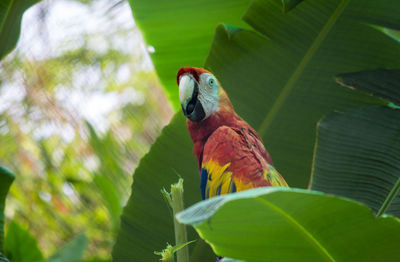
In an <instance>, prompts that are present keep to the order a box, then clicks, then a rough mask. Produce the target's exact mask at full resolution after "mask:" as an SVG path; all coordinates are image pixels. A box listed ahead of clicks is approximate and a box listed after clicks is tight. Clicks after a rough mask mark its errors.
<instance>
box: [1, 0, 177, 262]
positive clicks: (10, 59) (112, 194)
mask: <svg viewBox="0 0 400 262" xmlns="http://www.w3.org/2000/svg"><path fill="white" fill-rule="evenodd" d="M60 10H62V11H63V12H64V11H69V12H72V13H73V12H74V11H75V10H86V11H85V12H86V14H87V16H88V17H86V18H80V19H74V18H73V19H69V23H70V24H71V25H68V24H61V23H58V20H54V17H57V16H59V15H60V13H59V12H60ZM99 10H100V11H99ZM127 12H128V13H127ZM123 14H125V15H123ZM126 14H127V15H126ZM89 15H90V16H89ZM92 16H97V18H98V19H97V20H95V21H93V20H90V19H92ZM81 17H82V15H81ZM85 19H86V20H85ZM90 23H92V24H94V25H92V26H91V27H89V29H87V30H82V31H79V30H78V29H80V28H83V27H85V26H84V25H86V24H90ZM68 26H70V27H72V29H73V30H75V31H77V33H76V34H71V32H70V31H71V30H70V31H68ZM22 28H23V29H22V34H21V39H20V42H19V43H18V45H17V48H16V50H14V51H13V52H12V53H10V54H9V55H8V56H7V57H6V58H5V59H3V61H2V62H1V63H0V164H1V165H4V166H7V167H9V168H10V169H12V170H13V171H14V173H15V174H16V180H15V183H14V184H13V186H12V187H11V189H10V194H9V195H8V199H7V209H6V222H7V220H8V221H10V220H11V219H13V220H15V221H17V222H18V224H20V225H21V226H22V227H23V228H25V229H26V230H27V231H29V232H30V234H32V235H33V237H34V238H35V239H36V240H37V241H38V243H39V247H40V250H42V251H43V252H44V255H45V257H48V256H50V255H51V254H55V253H56V251H57V250H58V249H59V247H61V246H62V245H64V244H65V243H66V242H67V241H69V240H70V239H73V238H74V237H75V236H77V235H78V234H79V233H80V232H83V231H84V232H85V233H86V236H87V238H88V249H87V251H86V255H85V257H87V258H90V257H96V259H94V260H93V261H100V260H98V259H104V261H106V260H108V259H109V257H110V254H111V247H112V245H113V243H114V239H115V236H116V231H117V229H118V227H119V216H120V213H121V209H122V206H123V205H124V203H125V202H126V200H127V198H128V196H129V192H130V185H131V183H132V178H131V173H132V172H133V170H134V168H135V166H136V165H137V162H138V160H139V159H140V158H141V157H142V156H143V155H144V154H145V153H146V152H147V151H148V148H149V145H150V144H151V143H152V142H153V141H154V139H155V138H156V137H157V136H158V134H159V132H160V130H161V128H162V126H164V125H165V124H166V123H167V122H168V121H169V119H170V117H171V114H172V113H171V112H172V111H171V108H170V106H169V103H168V101H167V100H166V98H165V96H164V93H163V92H162V90H161V88H160V84H159V82H158V80H157V77H156V75H155V73H154V71H153V69H152V66H151V64H150V62H149V59H148V58H147V57H146V56H145V54H144V53H145V47H144V46H142V44H141V43H142V41H141V35H140V32H139V31H138V29H137V28H136V27H135V26H134V24H133V19H132V17H131V14H130V8H129V6H128V5H127V3H125V2H122V1H104V0H90V1H68V2H67V1H61V0H57V1H42V2H41V3H40V4H38V5H36V6H35V7H34V8H32V9H30V10H29V11H28V12H26V13H25V15H24V20H23V22H22ZM52 28H53V29H54V28H56V29H57V32H55V31H52ZM55 38H56V39H57V41H55V40H54V39H55ZM60 39H61V40H60ZM6 228H7V224H6ZM61 255H62V254H61Z"/></svg>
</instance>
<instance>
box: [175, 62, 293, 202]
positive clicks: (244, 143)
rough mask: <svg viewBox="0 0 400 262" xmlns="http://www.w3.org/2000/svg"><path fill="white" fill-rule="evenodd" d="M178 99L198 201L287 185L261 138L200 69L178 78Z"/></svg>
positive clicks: (185, 70) (214, 80)
mask: <svg viewBox="0 0 400 262" xmlns="http://www.w3.org/2000/svg"><path fill="white" fill-rule="evenodd" d="M177 84H178V87H179V100H180V104H181V107H182V111H183V114H184V115H185V117H186V118H187V119H186V126H187V129H188V130H189V134H190V137H191V139H192V141H193V152H194V155H195V157H196V158H197V163H198V167H199V173H200V191H201V197H202V199H203V200H204V199H208V198H211V197H214V196H218V195H223V194H228V193H235V192H239V191H243V190H247V189H251V188H256V187H267V186H281V187H287V186H288V185H287V183H286V181H285V180H284V178H283V177H282V176H281V174H280V173H279V172H278V171H277V170H276V169H275V168H274V166H273V163H272V160H271V157H270V155H269V153H268V152H267V150H266V149H265V147H264V145H263V142H262V140H261V137H260V136H259V135H258V134H257V132H256V131H255V130H254V129H253V128H252V127H251V126H250V125H249V124H248V123H247V122H246V121H244V120H243V119H242V118H241V117H240V116H239V115H238V114H236V112H235V110H234V108H233V105H232V103H231V101H230V100H229V97H228V95H227V93H226V91H225V90H224V89H223V88H222V86H221V84H220V82H219V81H218V80H217V78H216V77H215V76H214V75H213V74H212V73H211V72H209V71H207V70H206V69H203V68H199V67H182V68H181V69H179V71H178V74H177Z"/></svg>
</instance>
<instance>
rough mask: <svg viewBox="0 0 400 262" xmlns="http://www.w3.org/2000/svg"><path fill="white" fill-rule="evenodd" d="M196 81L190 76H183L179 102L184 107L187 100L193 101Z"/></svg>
mask: <svg viewBox="0 0 400 262" xmlns="http://www.w3.org/2000/svg"><path fill="white" fill-rule="evenodd" d="M194 84H195V83H194V80H193V79H192V78H191V77H190V76H188V75H183V76H181V79H180V81H179V100H180V101H181V104H182V105H183V104H184V103H185V102H186V101H187V100H189V99H191V97H192V94H193V89H194Z"/></svg>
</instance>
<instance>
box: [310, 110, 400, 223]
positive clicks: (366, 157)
mask: <svg viewBox="0 0 400 262" xmlns="http://www.w3.org/2000/svg"><path fill="white" fill-rule="evenodd" d="M318 126H319V127H318V140H317V142H316V151H315V160H314V168H313V176H312V189H315V190H319V191H323V192H327V193H332V194H336V195H341V196H346V197H349V198H352V199H355V200H358V201H361V202H363V203H365V204H366V205H368V206H369V207H370V208H371V209H372V210H373V211H374V212H378V210H379V209H380V207H381V206H382V204H383V202H384V201H385V199H386V198H387V197H388V195H389V193H390V192H391V190H392V189H393V187H394V186H395V184H396V181H397V180H398V179H399V178H400V110H396V109H391V108H388V107H369V108H361V109H352V110H348V111H345V112H340V113H339V112H338V113H334V114H331V115H329V116H328V117H326V118H325V119H323V120H322V121H321V122H320V123H319V125H318ZM387 213H389V214H393V215H396V216H398V217H400V196H397V197H396V198H395V199H394V200H393V201H392V203H391V205H390V207H389V209H388V210H387Z"/></svg>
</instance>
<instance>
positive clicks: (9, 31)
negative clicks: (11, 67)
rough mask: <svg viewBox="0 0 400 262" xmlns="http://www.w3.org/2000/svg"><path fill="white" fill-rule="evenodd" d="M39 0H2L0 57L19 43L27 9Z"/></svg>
mask: <svg viewBox="0 0 400 262" xmlns="http://www.w3.org/2000/svg"><path fill="white" fill-rule="evenodd" d="M37 2H39V0H2V1H1V2H0V59H2V58H3V57H4V56H5V55H7V54H8V53H9V52H10V51H11V50H12V49H13V48H14V46H15V44H16V43H17V40H18V37H19V33H20V30H21V19H22V15H23V13H24V12H25V10H26V9H28V8H29V7H31V6H32V5H34V4H35V3H37Z"/></svg>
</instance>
